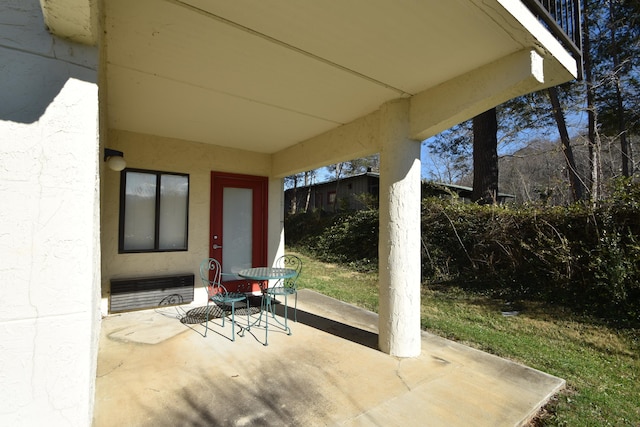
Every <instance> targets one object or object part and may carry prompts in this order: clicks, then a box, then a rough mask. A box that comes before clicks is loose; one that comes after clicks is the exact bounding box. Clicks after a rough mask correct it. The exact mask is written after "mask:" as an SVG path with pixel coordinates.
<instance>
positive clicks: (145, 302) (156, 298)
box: [109, 274, 194, 313]
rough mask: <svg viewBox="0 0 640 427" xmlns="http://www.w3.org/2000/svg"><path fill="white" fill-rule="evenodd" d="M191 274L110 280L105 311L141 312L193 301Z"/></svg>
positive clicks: (192, 276)
mask: <svg viewBox="0 0 640 427" xmlns="http://www.w3.org/2000/svg"><path fill="white" fill-rule="evenodd" d="M193 283H194V275H193V274H177V275H172V276H156V277H138V278H130V279H112V280H111V297H110V298H109V312H110V313H119V312H123V311H133V310H142V309H145V308H154V307H160V306H163V305H175V304H185V303H190V302H191V301H193Z"/></svg>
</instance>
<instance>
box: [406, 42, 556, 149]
mask: <svg viewBox="0 0 640 427" xmlns="http://www.w3.org/2000/svg"><path fill="white" fill-rule="evenodd" d="M544 83H545V80H544V60H543V58H542V56H540V55H539V54H538V53H537V52H536V51H533V50H523V51H519V52H516V53H514V54H511V55H509V56H507V57H504V58H501V59H499V60H497V61H495V62H492V63H490V64H488V65H485V66H484V67H482V68H480V69H477V70H473V71H471V72H469V73H467V74H464V75H461V76H459V77H456V78H454V79H452V80H449V81H447V82H445V83H443V84H441V85H439V86H436V87H434V88H431V89H428V90H426V91H424V92H421V93H419V94H417V95H415V96H413V97H412V98H411V114H410V117H411V137H412V138H414V139H418V140H425V139H427V138H429V137H431V136H433V135H436V134H438V133H439V132H442V131H443V130H446V129H449V128H450V127H452V126H454V125H456V124H458V123H462V122H464V121H466V120H469V119H471V118H473V117H475V116H477V115H478V114H480V113H483V112H485V111H487V110H488V109H490V108H493V107H495V106H496V105H499V104H501V103H503V102H505V101H508V100H509V99H512V98H515V97H517V96H520V95H524V94H526V93H530V92H533V91H536V90H540V89H543V88H544Z"/></svg>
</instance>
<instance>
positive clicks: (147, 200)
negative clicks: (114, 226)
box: [123, 172, 156, 251]
mask: <svg viewBox="0 0 640 427" xmlns="http://www.w3.org/2000/svg"><path fill="white" fill-rule="evenodd" d="M124 203H125V204H124V211H125V215H124V242H123V248H124V250H126V251H131V250H146V249H153V248H154V247H155V216H156V176H155V175H152V174H148V173H137V172H127V174H126V188H125V202H124Z"/></svg>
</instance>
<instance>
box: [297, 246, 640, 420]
mask: <svg viewBox="0 0 640 427" xmlns="http://www.w3.org/2000/svg"><path fill="white" fill-rule="evenodd" d="M297 255H299V256H300V257H301V258H302V260H303V263H304V269H303V272H302V274H301V276H300V279H299V285H300V287H301V288H308V289H313V290H315V291H318V292H320V293H323V294H325V295H328V296H331V297H333V298H337V299H340V300H342V301H345V302H349V303H352V304H354V305H357V306H360V307H363V308H366V309H368V310H371V311H374V312H377V310H378V282H377V281H378V278H377V274H376V273H358V272H354V271H351V270H350V269H348V268H346V267H343V266H338V265H335V264H326V263H322V262H319V261H316V260H314V259H312V258H309V257H307V256H305V255H301V254H297ZM503 311H505V312H506V311H518V312H519V313H518V314H517V315H514V316H504V315H503V314H502V313H503ZM421 318H422V327H423V329H426V330H429V331H430V332H432V333H435V334H438V335H440V336H443V337H446V338H449V339H452V340H455V341H460V342H462V343H464V344H467V345H469V346H472V347H476V348H479V349H482V350H485V351H487V352H490V353H493V354H496V355H498V356H501V357H504V358H507V359H511V360H514V361H517V362H520V363H523V364H525V365H527V366H530V367H532V368H536V369H539V370H541V371H544V372H547V373H549V374H552V375H556V376H558V377H561V378H564V379H565V380H566V381H567V389H566V390H565V391H564V392H562V393H561V394H560V395H559V396H556V398H555V399H554V400H553V401H552V402H551V403H550V404H549V405H548V406H547V408H546V412H545V413H543V414H541V416H540V419H539V420H537V423H538V425H560V426H633V427H638V426H640V331H638V330H617V329H613V328H609V327H607V326H605V325H603V324H601V323H599V322H597V321H595V320H594V319H587V318H583V317H580V316H576V315H574V314H572V313H570V312H568V311H566V310H563V309H561V308H559V307H549V306H543V305H541V304H538V303H534V302H529V301H519V302H517V305H511V306H509V305H505V302H504V301H501V300H496V299H492V298H489V297H486V296H482V295H477V294H473V293H470V292H466V291H464V290H461V289H459V288H452V287H435V286H429V285H423V287H422V316H421Z"/></svg>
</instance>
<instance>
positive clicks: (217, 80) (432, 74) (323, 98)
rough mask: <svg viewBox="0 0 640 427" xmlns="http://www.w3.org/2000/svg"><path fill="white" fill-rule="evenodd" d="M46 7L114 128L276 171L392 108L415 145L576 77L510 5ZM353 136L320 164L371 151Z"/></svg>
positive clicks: (75, 3)
mask: <svg viewBox="0 0 640 427" xmlns="http://www.w3.org/2000/svg"><path fill="white" fill-rule="evenodd" d="M41 1H42V5H43V10H44V14H45V20H46V23H47V25H48V26H49V27H50V29H51V31H52V32H53V33H55V34H58V35H60V36H63V37H68V38H72V39H75V40H77V41H79V42H82V43H87V44H93V43H98V44H99V46H100V48H101V49H102V50H103V56H102V58H103V65H102V68H101V72H102V73H103V77H102V79H101V81H102V82H103V83H104V86H103V90H104V91H105V92H104V93H106V102H105V103H104V104H103V108H104V107H106V110H104V111H105V112H106V114H105V117H106V120H107V124H108V127H109V128H111V129H120V130H126V131H132V132H138V133H144V134H150V135H158V136H163V137H169V138H176V139H181V140H187V141H196V142H202V143H208V144H215V145H218V146H224V147H233V148H238V149H242V150H248V151H253V152H260V153H268V154H276V156H275V157H274V164H276V165H277V156H278V155H279V154H280V153H282V154H283V155H285V154H286V153H288V152H289V153H291V152H292V150H293V151H295V150H299V149H300V144H307V145H308V144H312V143H314V141H315V142H317V143H319V144H324V143H327V142H328V141H330V140H332V138H333V137H332V133H335V132H341V133H344V132H345V126H351V127H354V126H353V124H354V123H358V121H366V120H369V119H370V118H371V117H373V116H372V115H375V112H376V111H377V110H378V109H379V107H380V106H381V105H382V104H384V103H386V102H389V101H391V100H393V99H397V98H411V131H412V137H413V138H415V139H426V138H427V137H429V136H431V135H434V134H436V133H438V132H440V131H442V130H444V129H447V128H448V127H450V126H452V125H454V124H456V123H459V122H461V121H464V120H467V119H469V118H471V117H473V116H475V115H477V114H479V113H481V112H483V111H485V110H487V109H489V108H491V107H493V106H495V105H498V104H499V103H501V102H504V101H506V100H508V99H510V98H513V97H515V96H518V95H521V94H524V93H528V92H532V91H535V90H539V89H543V88H546V87H549V86H553V85H557V84H560V83H563V82H565V81H568V80H571V79H573V78H575V76H576V74H577V66H576V62H575V60H574V59H573V58H572V57H571V55H570V54H569V52H567V51H566V50H565V49H564V48H563V47H562V46H561V44H560V43H559V42H558V41H557V40H556V39H555V38H554V37H553V36H552V35H551V34H550V33H549V32H548V31H547V30H546V29H545V28H544V27H543V26H542V24H540V23H539V22H538V20H537V19H536V18H535V17H534V16H533V14H531V12H530V11H529V10H528V9H527V8H526V7H525V6H524V4H523V3H521V2H520V1H515V0H449V1H441V0H428V1H427V0H425V1H420V2H414V1H400V2H398V1H393V2H390V1H384V0H375V1H371V0H362V1H349V2H344V1H342V2H313V1H296V2H291V1H276V2H263V1H259V0H247V1H242V2H238V1H233V2H229V1H213V0H164V1H157V0H136V1H135V2H132V1H129V0H106V1H104V2H102V3H101V4H102V7H103V10H101V11H99V13H98V10H97V4H98V3H99V2H97V1H96V0H47V1H44V0H41ZM98 22H101V23H102V24H100V25H101V27H100V26H99V25H98ZM99 27H100V28H101V31H97V30H96V28H99ZM355 127H357V126H355ZM353 133H354V135H349V131H348V129H347V133H346V136H347V137H355V138H363V143H362V146H363V148H362V150H361V151H362V152H361V153H354V152H353V151H350V152H345V153H342V154H339V155H338V154H336V155H334V156H332V157H327V158H326V159H317V162H316V163H319V162H329V161H332V160H336V159H337V158H338V157H343V158H345V159H346V158H353V155H354V154H365V153H366V152H375V144H371V143H370V142H365V139H366V138H368V137H367V136H362V135H360V134H361V133H362V132H360V131H358V130H357V129H356V130H355V131H354V132H353ZM358 135H360V136H358ZM329 148H330V145H329ZM336 149H338V147H336ZM349 156H351V157H349ZM286 157H287V156H286V155H285V156H284V157H283V159H284V158H286ZM325 164H326V163H325ZM309 166H312V165H311V164H308V165H304V167H309ZM301 167H303V166H301ZM279 172H281V173H287V172H289V171H288V170H287V171H285V170H284V169H282V170H281V171H279Z"/></svg>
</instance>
